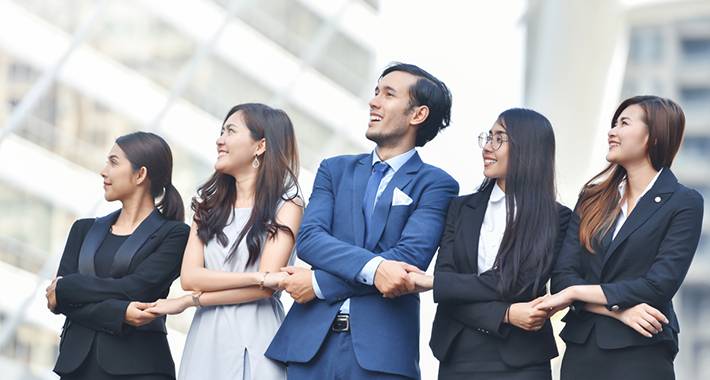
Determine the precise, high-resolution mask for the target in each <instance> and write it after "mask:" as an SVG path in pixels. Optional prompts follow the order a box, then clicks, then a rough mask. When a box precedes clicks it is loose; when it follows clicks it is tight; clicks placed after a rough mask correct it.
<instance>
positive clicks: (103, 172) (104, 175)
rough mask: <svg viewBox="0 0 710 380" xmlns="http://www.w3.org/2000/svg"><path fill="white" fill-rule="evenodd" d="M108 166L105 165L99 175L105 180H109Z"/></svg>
mask: <svg viewBox="0 0 710 380" xmlns="http://www.w3.org/2000/svg"><path fill="white" fill-rule="evenodd" d="M106 166H108V165H104V167H103V168H102V169H101V172H100V173H99V175H101V177H102V178H103V179H106V178H108V173H106Z"/></svg>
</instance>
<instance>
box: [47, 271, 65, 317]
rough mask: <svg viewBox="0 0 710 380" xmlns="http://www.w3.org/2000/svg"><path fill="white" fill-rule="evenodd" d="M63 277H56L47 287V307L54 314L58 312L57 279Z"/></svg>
mask: <svg viewBox="0 0 710 380" xmlns="http://www.w3.org/2000/svg"><path fill="white" fill-rule="evenodd" d="M60 278H62V277H61V276H59V277H55V278H54V279H53V280H52V282H51V283H50V284H49V286H48V287H47V289H46V291H47V293H46V294H45V297H47V309H49V311H51V312H52V313H54V314H57V312H56V309H57V280H59V279H60Z"/></svg>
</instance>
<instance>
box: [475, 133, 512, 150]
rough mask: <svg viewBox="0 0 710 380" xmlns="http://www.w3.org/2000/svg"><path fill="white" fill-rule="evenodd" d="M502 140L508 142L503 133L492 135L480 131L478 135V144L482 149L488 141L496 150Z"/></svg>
mask: <svg viewBox="0 0 710 380" xmlns="http://www.w3.org/2000/svg"><path fill="white" fill-rule="evenodd" d="M504 142H508V137H507V136H506V135H505V134H504V133H497V134H495V135H492V134H490V133H486V132H481V134H480V135H478V146H480V147H481V149H484V148H485V147H486V144H488V143H490V144H491V149H493V150H498V149H500V147H501V146H502V145H503V143H504Z"/></svg>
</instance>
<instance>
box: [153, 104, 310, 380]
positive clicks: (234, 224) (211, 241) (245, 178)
mask: <svg viewBox="0 0 710 380" xmlns="http://www.w3.org/2000/svg"><path fill="white" fill-rule="evenodd" d="M216 147H217V161H216V162H215V165H214V168H215V173H214V174H213V175H212V177H211V178H210V179H209V180H208V181H207V182H206V183H205V184H203V185H202V186H200V188H199V189H198V197H196V198H194V199H193V200H192V209H193V210H194V211H195V216H194V221H193V224H192V230H191V232H190V239H189V241H188V243H187V249H186V251H185V259H184V260H183V264H182V270H181V273H180V276H181V278H180V281H181V283H182V286H183V288H184V289H185V290H188V291H191V292H193V293H192V294H191V295H188V296H184V297H180V298H173V299H162V300H159V301H158V302H157V304H156V306H155V307H153V308H150V309H148V311H149V312H152V313H157V314H178V313H181V312H183V311H184V310H185V309H187V308H188V307H193V306H194V307H199V308H198V309H197V311H196V312H195V316H194V318H193V320H192V324H191V325H190V331H189V333H188V336H187V341H186V342H185V349H184V351H183V357H182V362H181V365H180V371H179V374H178V377H179V378H180V379H184V380H190V379H213V380H220V379H225V380H226V379H229V380H233V379H243V380H249V379H256V378H258V379H265V380H278V379H285V378H286V371H285V368H283V367H282V366H281V365H279V364H277V363H276V362H274V361H271V360H270V359H268V358H266V357H265V356H264V352H265V351H266V348H267V346H268V344H269V343H270V342H271V339H272V338H273V336H274V334H275V333H276V330H277V329H278V328H279V326H280V325H281V321H282V320H283V318H284V310H283V305H282V304H281V300H280V299H279V294H280V292H275V290H278V288H279V281H280V280H281V279H284V278H285V277H286V276H288V275H287V274H286V273H284V272H280V270H281V268H282V267H285V266H286V265H289V264H290V263H292V262H293V260H294V258H295V255H294V244H295V237H296V234H297V233H298V228H299V227H300V222H301V217H302V214H303V201H302V200H301V198H300V194H299V189H298V182H297V176H298V167H299V165H298V152H297V150H296V138H295V134H294V130H293V125H292V124H291V120H290V118H289V117H288V115H287V114H286V113H285V112H284V111H282V110H279V109H274V108H271V107H269V106H266V105H264V104H255V103H250V104H240V105H237V106H235V107H233V108H232V109H231V110H230V111H229V112H228V113H227V117H226V118H225V120H224V123H223V125H222V129H221V131H220V135H219V137H218V138H217V141H216Z"/></svg>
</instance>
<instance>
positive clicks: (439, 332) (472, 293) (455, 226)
mask: <svg viewBox="0 0 710 380" xmlns="http://www.w3.org/2000/svg"><path fill="white" fill-rule="evenodd" d="M492 188H493V186H488V187H486V188H485V189H484V190H483V191H481V192H477V193H473V194H470V195H466V196H461V197H458V198H456V199H454V200H452V201H451V205H450V206H449V212H448V214H447V216H446V227H445V230H444V234H443V236H442V239H441V246H440V248H439V255H438V258H437V260H436V268H435V271H434V302H437V303H438V304H439V305H438V307H437V310H436V317H435V318H434V325H433V327H432V335H431V341H430V342H429V345H430V346H431V349H432V351H433V352H434V356H436V358H437V359H439V360H440V361H444V360H445V359H446V356H447V354H448V352H449V349H450V348H451V346H452V344H453V343H454V341H455V339H456V338H457V336H459V334H461V333H462V331H464V329H473V330H475V331H477V332H478V334H466V335H467V336H469V337H476V338H477V339H480V340H481V342H480V343H479V344H477V345H479V346H480V345H485V346H486V347H490V349H492V350H498V351H499V353H500V357H501V358H502V359H503V361H504V362H505V364H506V365H508V366H512V367H524V366H530V365H535V364H544V363H545V362H548V361H549V360H550V359H552V358H554V357H556V356H557V355H558V352H557V346H556V345H555V338H554V335H553V331H552V325H551V324H550V321H547V322H545V325H544V326H543V327H542V329H540V330H539V331H533V332H528V331H525V330H522V329H520V328H517V327H515V326H512V325H508V324H504V323H503V319H504V317H505V311H506V309H507V308H508V306H510V305H511V304H512V303H513V302H527V301H530V300H533V299H535V298H536V297H538V296H540V295H542V294H544V293H545V292H546V289H545V287H542V289H540V290H538V293H539V294H533V291H532V289H530V290H529V292H526V294H523V295H521V296H520V298H519V299H515V300H504V299H503V298H502V297H501V296H500V295H499V294H498V290H497V289H498V281H499V275H498V273H497V271H495V270H489V271H486V272H484V273H481V274H480V275H478V274H477V273H478V240H479V236H480V231H481V225H482V224H483V217H484V215H485V213H486V209H487V208H488V200H489V198H490V195H491V190H492ZM558 209H559V221H560V225H559V232H558V239H557V242H556V243H555V252H551V253H550V254H555V253H556V252H557V251H558V250H559V248H560V247H561V245H562V241H563V240H564V236H565V230H566V229H567V223H568V221H569V219H570V215H571V214H572V211H570V209H569V208H567V207H565V206H563V205H560V204H558ZM546 282H547V278H544V279H541V282H540V283H541V284H545V283H546Z"/></svg>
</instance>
